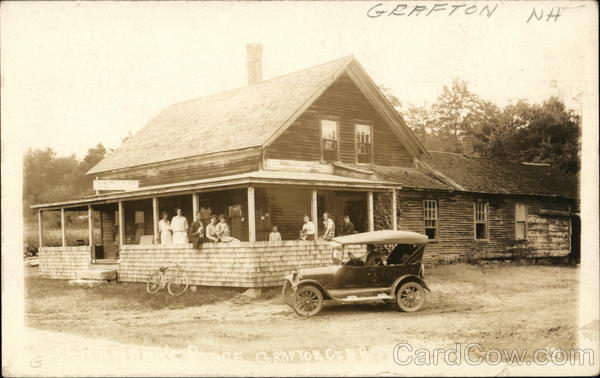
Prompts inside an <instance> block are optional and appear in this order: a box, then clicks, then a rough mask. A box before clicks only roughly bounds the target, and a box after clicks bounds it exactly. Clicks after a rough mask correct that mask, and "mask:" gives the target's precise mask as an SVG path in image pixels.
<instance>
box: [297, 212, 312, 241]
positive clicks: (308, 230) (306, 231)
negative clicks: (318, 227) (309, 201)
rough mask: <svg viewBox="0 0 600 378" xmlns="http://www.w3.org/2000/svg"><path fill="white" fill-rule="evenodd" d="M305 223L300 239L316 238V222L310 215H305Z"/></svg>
mask: <svg viewBox="0 0 600 378" xmlns="http://www.w3.org/2000/svg"><path fill="white" fill-rule="evenodd" d="M303 220H304V224H303V225H302V230H300V239H302V240H315V224H314V223H313V222H311V221H310V218H308V215H305V216H304V218H303Z"/></svg>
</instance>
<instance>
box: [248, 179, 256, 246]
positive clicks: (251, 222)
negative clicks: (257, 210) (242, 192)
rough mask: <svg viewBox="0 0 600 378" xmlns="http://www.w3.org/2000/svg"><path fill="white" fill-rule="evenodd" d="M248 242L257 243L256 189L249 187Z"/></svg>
mask: <svg viewBox="0 0 600 378" xmlns="http://www.w3.org/2000/svg"><path fill="white" fill-rule="evenodd" d="M248 240H249V241H251V242H254V241H256V218H255V215H254V187H253V186H248Z"/></svg>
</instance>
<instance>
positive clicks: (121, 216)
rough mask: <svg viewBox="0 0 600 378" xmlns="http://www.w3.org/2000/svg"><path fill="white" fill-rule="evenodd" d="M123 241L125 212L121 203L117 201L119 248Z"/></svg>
mask: <svg viewBox="0 0 600 378" xmlns="http://www.w3.org/2000/svg"><path fill="white" fill-rule="evenodd" d="M124 241H125V212H124V211H123V201H119V246H122V245H123V242H124Z"/></svg>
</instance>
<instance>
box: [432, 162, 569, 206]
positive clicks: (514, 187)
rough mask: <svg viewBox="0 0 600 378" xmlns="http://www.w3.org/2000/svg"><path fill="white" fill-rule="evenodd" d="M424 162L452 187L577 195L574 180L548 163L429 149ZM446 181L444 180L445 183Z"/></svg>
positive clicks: (505, 191)
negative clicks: (520, 161)
mask: <svg viewBox="0 0 600 378" xmlns="http://www.w3.org/2000/svg"><path fill="white" fill-rule="evenodd" d="M430 155H431V159H430V160H426V163H427V164H428V165H429V166H430V167H432V168H433V169H435V170H436V171H438V172H439V173H441V174H442V175H443V176H445V178H448V179H450V180H448V181H449V185H450V186H455V187H454V189H456V190H463V191H467V192H480V193H498V194H526V195H542V196H559V197H565V198H577V197H578V196H577V183H576V182H570V181H569V180H565V179H564V175H562V174H560V173H559V172H557V170H556V169H554V168H553V167H551V166H547V165H539V164H527V163H519V162H512V161H506V160H498V159H491V158H483V157H475V156H466V155H461V154H455V153H450V152H437V151H430ZM448 181H446V182H447V183H448Z"/></svg>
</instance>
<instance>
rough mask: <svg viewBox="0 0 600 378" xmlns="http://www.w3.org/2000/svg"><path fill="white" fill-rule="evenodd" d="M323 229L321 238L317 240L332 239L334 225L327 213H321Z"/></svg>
mask: <svg viewBox="0 0 600 378" xmlns="http://www.w3.org/2000/svg"><path fill="white" fill-rule="evenodd" d="M323 228H324V229H325V231H324V232H323V235H321V237H320V238H319V239H321V240H331V239H333V237H334V236H335V223H334V222H333V219H331V218H330V217H329V213H328V212H324V213H323Z"/></svg>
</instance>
